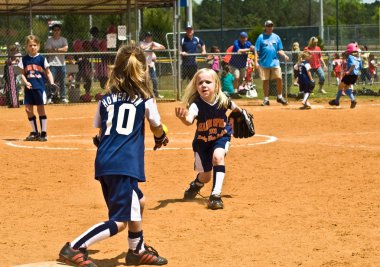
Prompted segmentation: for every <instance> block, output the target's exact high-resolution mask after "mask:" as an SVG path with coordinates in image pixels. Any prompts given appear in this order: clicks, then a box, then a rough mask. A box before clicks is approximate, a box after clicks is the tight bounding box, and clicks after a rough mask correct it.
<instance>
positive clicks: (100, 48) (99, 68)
mask: <svg viewBox="0 0 380 267" xmlns="http://www.w3.org/2000/svg"><path fill="white" fill-rule="evenodd" d="M99 33H100V31H99V29H98V27H96V26H94V27H92V28H91V29H90V34H91V35H92V38H91V41H90V43H91V49H92V51H94V52H106V51H107V41H106V40H105V39H101V38H100V37H99ZM95 58H96V60H95V63H94V69H95V78H96V79H97V80H98V81H99V83H100V87H101V88H102V89H104V88H105V85H106V83H107V81H108V63H109V56H108V55H101V54H97V55H96V56H95Z"/></svg>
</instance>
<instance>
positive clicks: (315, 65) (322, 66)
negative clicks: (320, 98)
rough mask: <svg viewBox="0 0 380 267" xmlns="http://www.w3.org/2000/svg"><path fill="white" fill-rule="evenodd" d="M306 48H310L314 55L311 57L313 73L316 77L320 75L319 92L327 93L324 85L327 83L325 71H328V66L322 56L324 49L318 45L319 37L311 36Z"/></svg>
mask: <svg viewBox="0 0 380 267" xmlns="http://www.w3.org/2000/svg"><path fill="white" fill-rule="evenodd" d="M305 50H308V51H309V52H310V53H311V56H312V57H311V59H310V66H311V75H312V76H313V77H314V76H315V74H317V76H318V83H319V90H318V92H319V93H321V94H326V91H325V90H324V89H323V85H324V84H325V71H327V66H326V63H325V61H324V60H323V58H322V53H321V51H322V50H321V48H320V47H319V46H318V38H317V37H314V36H313V37H311V38H310V40H309V43H308V45H307V46H306V47H305Z"/></svg>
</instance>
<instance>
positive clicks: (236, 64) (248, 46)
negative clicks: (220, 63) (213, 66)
mask: <svg viewBox="0 0 380 267" xmlns="http://www.w3.org/2000/svg"><path fill="white" fill-rule="evenodd" d="M254 49H255V47H254V46H253V45H252V43H251V42H250V41H248V34H247V33H246V32H241V33H240V35H239V39H237V40H235V41H234V44H233V49H232V52H234V53H239V54H234V55H232V56H231V59H230V62H229V64H230V67H231V73H232V74H233V75H234V77H235V80H234V88H235V89H238V88H239V85H240V84H241V83H242V80H243V77H245V70H246V66H247V58H248V52H252V51H254Z"/></svg>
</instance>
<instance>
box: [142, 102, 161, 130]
mask: <svg viewBox="0 0 380 267" xmlns="http://www.w3.org/2000/svg"><path fill="white" fill-rule="evenodd" d="M145 117H146V119H147V120H148V121H149V124H150V125H151V126H153V127H158V126H160V125H161V117H160V113H158V108H157V103H156V101H155V100H154V98H149V99H148V100H147V101H145Z"/></svg>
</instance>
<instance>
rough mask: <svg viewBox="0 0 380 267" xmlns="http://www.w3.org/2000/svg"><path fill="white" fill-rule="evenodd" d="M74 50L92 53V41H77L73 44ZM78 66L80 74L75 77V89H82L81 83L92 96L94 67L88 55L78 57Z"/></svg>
mask: <svg viewBox="0 0 380 267" xmlns="http://www.w3.org/2000/svg"><path fill="white" fill-rule="evenodd" d="M73 49H74V51H75V52H90V51H91V44H90V41H80V40H75V41H74V43H73ZM76 59H77V62H76V64H77V65H78V73H77V74H76V76H75V81H76V83H75V88H76V89H78V91H79V87H80V82H81V81H82V82H83V87H84V90H85V92H86V94H90V92H91V86H92V66H91V62H90V60H89V56H88V55H79V56H78V57H76Z"/></svg>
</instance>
